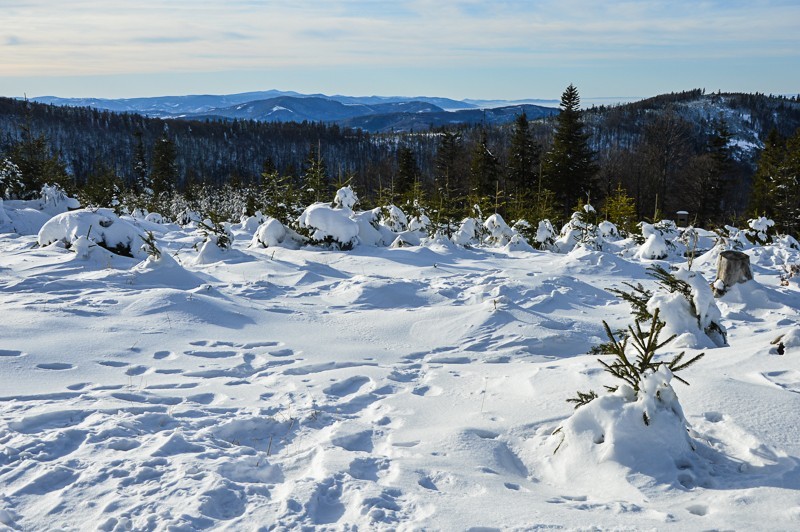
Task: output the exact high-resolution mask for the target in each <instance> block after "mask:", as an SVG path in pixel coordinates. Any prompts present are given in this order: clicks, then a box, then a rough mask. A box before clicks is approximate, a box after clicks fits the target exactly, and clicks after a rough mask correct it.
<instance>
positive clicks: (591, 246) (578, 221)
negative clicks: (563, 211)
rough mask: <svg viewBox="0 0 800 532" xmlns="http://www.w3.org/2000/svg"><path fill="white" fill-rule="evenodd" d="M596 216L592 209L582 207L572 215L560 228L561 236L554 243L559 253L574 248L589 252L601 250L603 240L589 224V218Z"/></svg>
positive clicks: (593, 226) (596, 229) (567, 251)
mask: <svg viewBox="0 0 800 532" xmlns="http://www.w3.org/2000/svg"><path fill="white" fill-rule="evenodd" d="M595 215H596V211H595V210H594V207H592V206H591V205H589V204H588V203H587V204H586V205H583V206H582V208H581V209H580V210H578V211H575V212H573V213H572V216H571V217H570V219H569V222H567V223H566V224H564V226H563V227H562V228H561V234H560V235H559V237H558V239H557V240H556V241H555V247H556V249H557V250H558V251H559V253H569V252H570V251H572V250H573V249H575V247H576V246H580V247H582V248H585V249H588V250H591V251H601V250H602V249H603V238H602V236H600V232H599V230H598V228H597V226H596V225H594V224H593V223H590V222H589V218H591V217H593V216H595Z"/></svg>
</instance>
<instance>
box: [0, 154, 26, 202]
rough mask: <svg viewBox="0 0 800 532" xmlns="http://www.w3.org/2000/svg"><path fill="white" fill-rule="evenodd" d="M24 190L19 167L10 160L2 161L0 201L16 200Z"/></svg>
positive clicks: (0, 162) (0, 166) (0, 163)
mask: <svg viewBox="0 0 800 532" xmlns="http://www.w3.org/2000/svg"><path fill="white" fill-rule="evenodd" d="M24 190H25V184H24V182H23V181H22V172H20V170H19V167H18V166H17V165H16V164H14V163H13V162H11V161H10V160H9V159H2V160H0V199H14V198H16V197H17V195H18V194H19V193H21V192H23V191H24Z"/></svg>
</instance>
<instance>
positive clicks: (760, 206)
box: [749, 128, 786, 217]
mask: <svg viewBox="0 0 800 532" xmlns="http://www.w3.org/2000/svg"><path fill="white" fill-rule="evenodd" d="M785 144H786V141H785V140H784V139H783V138H781V136H780V134H779V133H778V130H777V129H775V128H772V130H770V132H769V135H768V136H767V140H766V142H764V150H763V151H762V152H761V156H760V157H759V159H758V168H756V173H755V175H753V189H752V192H751V194H750V208H749V211H750V214H751V215H752V216H769V217H772V216H774V215H775V205H774V204H773V198H772V191H773V187H774V184H775V180H776V179H777V177H778V174H779V173H780V171H781V167H782V166H783V162H784V159H785V156H786V146H785Z"/></svg>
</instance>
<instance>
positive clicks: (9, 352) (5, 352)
mask: <svg viewBox="0 0 800 532" xmlns="http://www.w3.org/2000/svg"><path fill="white" fill-rule="evenodd" d="M21 356H25V353H23V352H22V351H14V350H13V349H0V357H21Z"/></svg>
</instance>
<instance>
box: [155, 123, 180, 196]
mask: <svg viewBox="0 0 800 532" xmlns="http://www.w3.org/2000/svg"><path fill="white" fill-rule="evenodd" d="M176 156H177V152H176V150H175V143H174V142H172V140H170V138H169V137H168V136H167V134H166V132H165V133H164V135H163V136H162V137H161V138H160V139H159V140H158V141H157V142H156V145H155V147H154V148H153V162H152V164H151V165H150V167H151V168H152V172H151V174H150V179H151V182H152V189H153V194H155V195H159V194H161V193H162V192H166V193H171V192H174V191H175V188H176V187H177V185H178V166H177V164H176V162H175V159H176Z"/></svg>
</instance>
